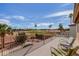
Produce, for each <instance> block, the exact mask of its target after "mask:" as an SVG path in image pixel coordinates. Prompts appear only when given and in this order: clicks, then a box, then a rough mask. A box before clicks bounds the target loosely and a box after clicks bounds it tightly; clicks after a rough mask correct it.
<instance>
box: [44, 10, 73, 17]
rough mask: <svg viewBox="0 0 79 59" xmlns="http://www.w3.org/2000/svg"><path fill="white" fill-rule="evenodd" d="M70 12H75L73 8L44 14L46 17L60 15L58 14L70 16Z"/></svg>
mask: <svg viewBox="0 0 79 59" xmlns="http://www.w3.org/2000/svg"><path fill="white" fill-rule="evenodd" d="M70 13H73V10H65V11H59V12H56V13H52V14H49V15H47V16H44V18H50V17H58V16H68V15H69V14H70Z"/></svg>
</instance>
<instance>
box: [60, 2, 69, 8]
mask: <svg viewBox="0 0 79 59" xmlns="http://www.w3.org/2000/svg"><path fill="white" fill-rule="evenodd" d="M68 5H71V3H64V4H62V5H61V7H66V6H68Z"/></svg>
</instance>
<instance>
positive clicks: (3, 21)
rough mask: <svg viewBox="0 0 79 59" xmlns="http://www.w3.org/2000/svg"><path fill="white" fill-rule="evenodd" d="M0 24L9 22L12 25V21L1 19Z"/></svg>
mask: <svg viewBox="0 0 79 59" xmlns="http://www.w3.org/2000/svg"><path fill="white" fill-rule="evenodd" d="M0 24H7V25H10V21H9V20H7V19H0Z"/></svg>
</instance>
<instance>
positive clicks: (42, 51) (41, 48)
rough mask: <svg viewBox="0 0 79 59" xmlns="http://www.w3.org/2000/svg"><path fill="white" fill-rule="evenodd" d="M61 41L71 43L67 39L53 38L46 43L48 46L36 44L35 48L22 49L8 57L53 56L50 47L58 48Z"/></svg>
mask: <svg viewBox="0 0 79 59" xmlns="http://www.w3.org/2000/svg"><path fill="white" fill-rule="evenodd" d="M61 39H63V40H68V41H71V40H70V39H69V38H67V37H52V38H49V39H47V40H46V41H45V43H46V44H43V41H42V42H39V43H35V44H34V45H33V46H29V47H26V48H23V49H20V50H18V51H15V52H13V53H11V54H8V55H7V56H51V52H50V47H55V48H58V45H59V43H60V40H61Z"/></svg>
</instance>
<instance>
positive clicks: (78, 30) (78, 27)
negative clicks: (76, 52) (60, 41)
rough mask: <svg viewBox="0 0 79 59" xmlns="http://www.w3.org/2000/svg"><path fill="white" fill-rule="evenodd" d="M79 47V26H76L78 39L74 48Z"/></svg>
mask: <svg viewBox="0 0 79 59" xmlns="http://www.w3.org/2000/svg"><path fill="white" fill-rule="evenodd" d="M76 46H79V24H76V38H75V41H74V44H73V47H76Z"/></svg>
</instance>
